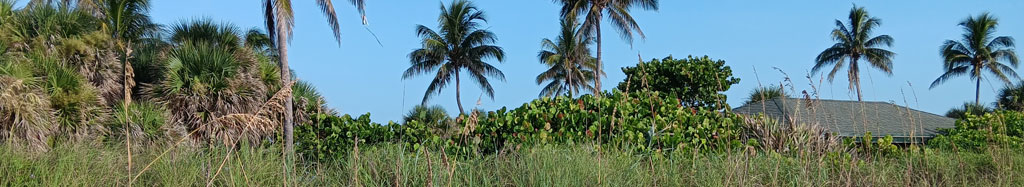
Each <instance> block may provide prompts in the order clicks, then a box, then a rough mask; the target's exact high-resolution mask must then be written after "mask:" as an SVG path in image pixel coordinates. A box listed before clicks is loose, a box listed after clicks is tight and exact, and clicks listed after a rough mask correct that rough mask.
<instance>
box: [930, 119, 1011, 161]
mask: <svg viewBox="0 0 1024 187" xmlns="http://www.w3.org/2000/svg"><path fill="white" fill-rule="evenodd" d="M944 131H946V133H947V134H946V135H941V136H938V137H936V138H935V139H933V140H932V141H930V144H932V146H934V147H938V148H943V149H960V150H971V151H982V150H985V149H987V148H988V147H1008V148H1021V146H1022V145H1024V113H1021V112H1016V111H998V112H992V113H985V114H977V115H968V116H965V118H964V120H960V121H957V122H956V128H953V129H945V130H944Z"/></svg>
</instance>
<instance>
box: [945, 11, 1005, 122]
mask: <svg viewBox="0 0 1024 187" xmlns="http://www.w3.org/2000/svg"><path fill="white" fill-rule="evenodd" d="M998 25H999V20H998V19H996V18H995V17H994V16H992V15H989V14H988V13H987V12H986V13H982V14H981V15H978V16H977V17H968V18H967V19H965V20H963V21H961V22H960V26H962V27H964V34H963V38H962V39H960V41H955V40H946V42H945V43H943V44H942V46H941V47H940V52H941V55H942V59H943V64H942V67H943V70H945V71H946V73H943V74H942V75H940V76H939V78H937V79H935V81H934V82H932V85H931V87H930V88H935V86H938V85H939V84H942V83H943V82H946V81H947V80H949V79H950V78H953V77H957V76H964V75H967V76H970V78H971V80H974V81H975V82H976V83H975V87H974V102H975V103H979V102H980V101H981V79H982V72H986V71H987V72H989V73H991V74H992V75H993V76H995V77H996V78H999V80H1000V81H1002V82H1004V83H1006V84H1009V83H1011V82H1010V77H1011V76H1012V77H1014V78H1017V79H1019V78H1020V77H1019V76H1017V72H1015V71H1014V70H1013V69H1014V68H1017V64H1018V63H1019V59H1018V58H1017V53H1016V52H1014V49H1013V47H1014V44H1013V38H1011V37H1009V36H999V37H994V36H992V35H994V34H995V32H996V26H998ZM1004 63H1009V64H1010V65H1006V64H1004Z"/></svg>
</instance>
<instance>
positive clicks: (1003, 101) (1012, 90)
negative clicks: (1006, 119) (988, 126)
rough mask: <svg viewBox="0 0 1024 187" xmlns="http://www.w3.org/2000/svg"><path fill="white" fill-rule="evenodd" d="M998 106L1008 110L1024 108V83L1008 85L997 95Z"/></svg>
mask: <svg viewBox="0 0 1024 187" xmlns="http://www.w3.org/2000/svg"><path fill="white" fill-rule="evenodd" d="M995 105H996V107H998V108H1001V109H1006V110H1016V111H1022V110H1024V83H1017V84H1015V85H1007V86H1006V87H1003V89H1000V90H999V96H996V103H995Z"/></svg>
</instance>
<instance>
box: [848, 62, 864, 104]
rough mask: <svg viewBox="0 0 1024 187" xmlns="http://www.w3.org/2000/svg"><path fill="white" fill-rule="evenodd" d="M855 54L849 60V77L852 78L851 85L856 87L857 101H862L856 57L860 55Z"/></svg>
mask: <svg viewBox="0 0 1024 187" xmlns="http://www.w3.org/2000/svg"><path fill="white" fill-rule="evenodd" d="M856 56H858V57H853V59H852V60H851V61H850V62H852V63H850V73H851V75H850V78H851V79H852V80H851V81H852V82H851V83H853V85H854V86H856V87H857V101H864V97H863V96H862V95H861V92H860V66H859V65H858V64H857V59H859V56H860V55H856Z"/></svg>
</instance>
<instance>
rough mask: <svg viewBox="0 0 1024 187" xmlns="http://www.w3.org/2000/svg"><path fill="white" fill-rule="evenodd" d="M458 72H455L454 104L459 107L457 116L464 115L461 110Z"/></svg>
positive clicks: (463, 111)
mask: <svg viewBox="0 0 1024 187" xmlns="http://www.w3.org/2000/svg"><path fill="white" fill-rule="evenodd" d="M460 81H461V80H459V71H455V103H456V104H458V105H459V115H462V114H465V113H466V111H465V110H462V91H461V90H460V88H459V83H460Z"/></svg>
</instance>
